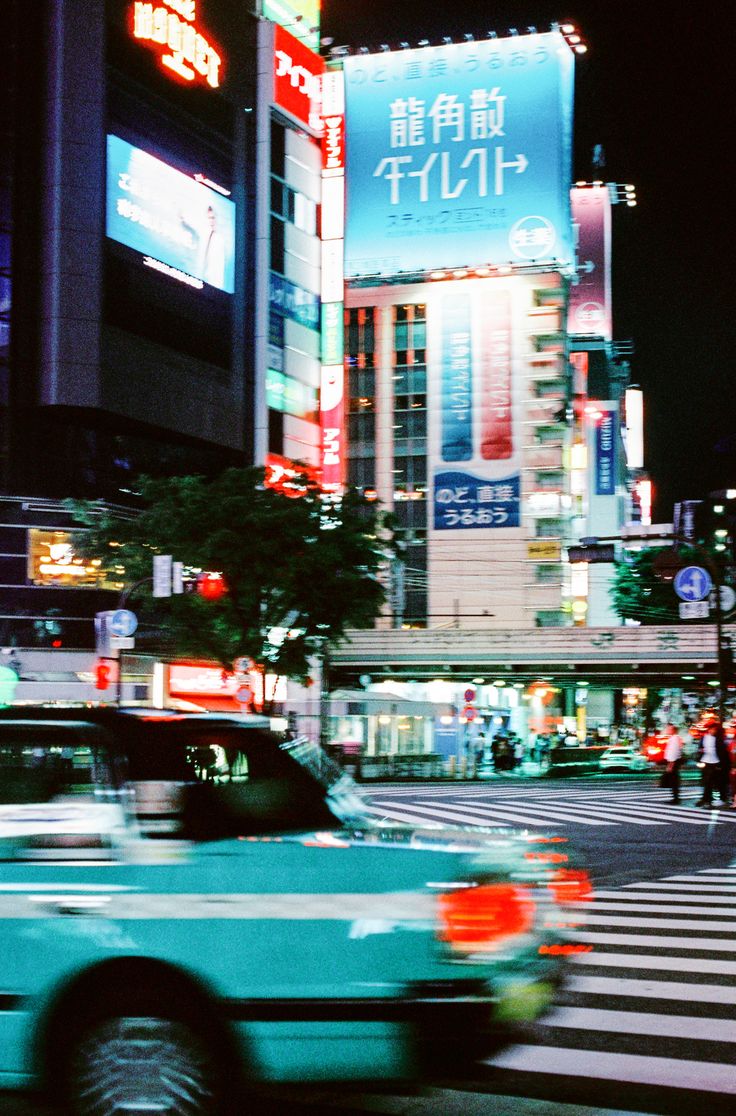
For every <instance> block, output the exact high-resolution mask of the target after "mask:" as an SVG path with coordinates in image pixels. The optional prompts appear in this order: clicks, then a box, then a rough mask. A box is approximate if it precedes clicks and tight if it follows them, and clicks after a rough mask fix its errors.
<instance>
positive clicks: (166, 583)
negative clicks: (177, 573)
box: [153, 554, 172, 597]
mask: <svg viewBox="0 0 736 1116" xmlns="http://www.w3.org/2000/svg"><path fill="white" fill-rule="evenodd" d="M171 566H172V562H171V555H170V554H154V556H153V595H154V597H170V596H171Z"/></svg>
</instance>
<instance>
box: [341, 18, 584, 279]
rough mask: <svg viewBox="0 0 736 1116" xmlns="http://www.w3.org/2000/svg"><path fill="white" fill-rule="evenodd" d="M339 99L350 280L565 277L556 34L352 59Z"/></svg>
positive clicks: (569, 63)
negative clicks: (526, 273) (511, 271)
mask: <svg viewBox="0 0 736 1116" xmlns="http://www.w3.org/2000/svg"><path fill="white" fill-rule="evenodd" d="M345 93H346V135H347V139H346V183H347V217H346V233H345V273H346V276H347V277H352V278H354V277H358V276H367V275H375V276H386V277H388V276H395V275H397V274H399V273H401V272H423V271H431V270H434V269H440V268H460V267H480V266H483V265H487V264H491V265H507V264H516V265H519V264H522V265H523V264H535V263H544V264H545V266H551V267H554V268H555V269H559V268H567V267H571V266H572V263H573V258H574V253H573V244H572V225H571V219H570V197H569V190H570V179H571V174H572V99H573V54H572V52H571V50H570V48H569V46H568V45H567V43H566V42H565V39H564V37H563V36H562V35H561V34H560V33H559V32H556V31H553V32H548V33H545V34H539V35H537V34H535V35H524V36H519V37H514V38H509V39H494V40H489V41H487V42H478V43H476V42H469V43H448V44H446V45H444V46H437V47H423V48H419V49H417V50H402V51H395V52H394V51H390V52H386V53H382V54H368V55H360V54H359V55H353V56H350V57H347V58H346V59H345Z"/></svg>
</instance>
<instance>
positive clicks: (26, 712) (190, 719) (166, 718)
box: [0, 705, 271, 730]
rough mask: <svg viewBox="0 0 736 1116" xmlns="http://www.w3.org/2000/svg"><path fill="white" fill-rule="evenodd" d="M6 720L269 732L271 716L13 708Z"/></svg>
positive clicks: (1, 715)
mask: <svg viewBox="0 0 736 1116" xmlns="http://www.w3.org/2000/svg"><path fill="white" fill-rule="evenodd" d="M3 721H14V722H16V723H20V722H31V723H33V722H34V721H54V722H57V723H59V722H70V723H72V722H74V723H77V724H79V723H87V724H89V723H92V724H98V725H105V726H107V727H110V728H113V729H114V728H115V726H116V725H117V726H118V727H121V726H125V725H133V724H136V723H139V724H140V723H144V722H146V721H148V722H151V723H158V724H161V725H164V724H179V725H182V726H183V725H185V724H186V725H187V727H189V726H191V727H195V726H197V725H202V726H203V727H204V726H206V727H207V728H214V727H216V726H219V727H222V728H225V727H227V728H233V727H236V728H258V729H269V730H270V728H271V722H270V720H269V718H268V717H264V716H260V715H259V714H253V713H210V712H205V711H203V712H201V713H200V712H194V711H186V712H182V711H179V710H175V709H154V708H152V707H151V706H120V707H118V706H112V705H92V706H85V705H77V706H55V705H20V706H19V705H9V706H6V707H5V708H3V709H0V724H2V722H3Z"/></svg>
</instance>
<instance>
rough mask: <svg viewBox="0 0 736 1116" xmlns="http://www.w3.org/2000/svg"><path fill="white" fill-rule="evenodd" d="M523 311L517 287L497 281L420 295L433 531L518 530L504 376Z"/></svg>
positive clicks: (509, 384)
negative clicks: (430, 406) (428, 352)
mask: <svg viewBox="0 0 736 1116" xmlns="http://www.w3.org/2000/svg"><path fill="white" fill-rule="evenodd" d="M515 292H516V296H517V297H516V300H515V297H514V294H515ZM523 307H524V303H523V298H522V297H521V292H520V291H519V290H518V287H515V286H513V283H512V282H509V281H504V280H501V279H488V280H462V281H460V280H458V281H451V282H449V283H442V284H436V285H434V284H433V285H432V286H430V287H429V288H427V326H428V331H429V333H430V335H431V336H432V337H433V339H434V346H433V349H434V352H435V353H436V356H435V357H434V358H433V359H432V360H431V361H430V365H429V373H430V386H431V393H432V396H433V397H434V398H435V399H436V400H437V401H438V406H437V407H436V408H435V409H434V410H433V412H432V414H431V416H430V431H429V439H430V440H429V459H430V466H431V474H432V492H433V502H434V522H433V526H434V530H435V531H455V530H468V529H476V528H484V529H488V528H501V527H518V526H519V525H520V522H521V520H520V514H521V509H520V500H521V475H520V469H521V465H522V446H521V430H520V424H519V418H518V410H519V400H518V398H517V395H518V391H519V384H518V380H519V377H518V376H517V377H516V382H515V380H514V377H513V374H512V371H513V365H514V358H515V356H516V359H518V352H517V353H515V337H516V336H518V335H520V334H521V329H522V317H521V315H522V313H523ZM517 346H518V343H517Z"/></svg>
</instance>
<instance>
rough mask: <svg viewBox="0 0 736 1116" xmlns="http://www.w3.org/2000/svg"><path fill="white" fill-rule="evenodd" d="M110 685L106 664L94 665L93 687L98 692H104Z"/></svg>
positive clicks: (108, 669)
mask: <svg viewBox="0 0 736 1116" xmlns="http://www.w3.org/2000/svg"><path fill="white" fill-rule="evenodd" d="M109 685H110V667H109V666H108V665H107V663H96V664H95V686H96V687H97V689H98V690H106V689H107V687H108V686H109Z"/></svg>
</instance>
